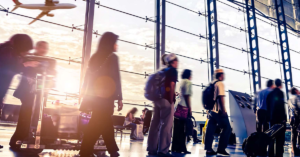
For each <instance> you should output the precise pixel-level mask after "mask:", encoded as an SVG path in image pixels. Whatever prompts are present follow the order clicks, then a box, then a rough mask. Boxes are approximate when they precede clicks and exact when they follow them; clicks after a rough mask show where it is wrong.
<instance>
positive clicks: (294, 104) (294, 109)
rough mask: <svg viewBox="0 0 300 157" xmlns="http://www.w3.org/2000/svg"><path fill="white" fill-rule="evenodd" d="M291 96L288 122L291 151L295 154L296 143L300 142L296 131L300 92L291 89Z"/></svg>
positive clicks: (298, 119) (299, 111)
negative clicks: (290, 129)
mask: <svg viewBox="0 0 300 157" xmlns="http://www.w3.org/2000/svg"><path fill="white" fill-rule="evenodd" d="M290 92H291V94H292V95H293V96H292V98H291V99H290V100H289V113H290V116H291V118H290V124H291V126H292V138H291V141H292V153H293V154H294V155H295V156H296V155H299V154H300V152H299V150H298V149H297V147H296V144H297V143H298V145H299V142H300V136H299V133H298V131H297V129H298V126H299V124H300V92H299V90H298V89H297V88H295V87H293V88H292V89H291V91H290Z"/></svg>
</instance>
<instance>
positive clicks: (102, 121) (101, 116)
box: [79, 101, 119, 156]
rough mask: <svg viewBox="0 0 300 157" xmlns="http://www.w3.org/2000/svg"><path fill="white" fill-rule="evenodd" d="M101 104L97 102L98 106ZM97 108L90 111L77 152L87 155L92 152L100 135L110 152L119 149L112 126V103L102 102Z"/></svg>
mask: <svg viewBox="0 0 300 157" xmlns="http://www.w3.org/2000/svg"><path fill="white" fill-rule="evenodd" d="M100 105H102V104H99V106H100ZM103 105H105V107H103V106H102V107H101V109H99V110H95V111H93V113H92V117H91V120H90V122H89V124H88V126H87V128H86V130H85V133H84V137H83V141H82V145H81V148H80V152H79V154H80V155H82V156H88V155H91V154H92V153H93V150H94V144H95V143H96V141H97V140H98V139H99V137H100V135H102V137H103V139H104V143H105V145H106V147H107V150H108V152H109V153H110V154H112V153H114V152H117V151H119V148H118V146H117V143H116V140H115V134H114V127H113V122H112V118H111V116H112V115H113V113H114V103H113V101H112V102H111V103H110V104H103Z"/></svg>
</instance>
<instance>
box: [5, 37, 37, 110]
mask: <svg viewBox="0 0 300 157" xmlns="http://www.w3.org/2000/svg"><path fill="white" fill-rule="evenodd" d="M32 48H33V41H32V39H31V38H30V37H29V36H28V35H26V34H16V35H14V36H12V37H11V38H10V40H9V41H7V42H5V43H2V44H0V78H1V81H0V109H2V107H3V101H4V97H5V94H6V92H7V90H8V88H9V86H10V83H11V81H12V79H13V77H14V76H15V74H18V73H20V72H22V71H23V69H24V68H25V67H36V66H37V65H38V64H39V63H38V62H34V61H29V62H24V60H23V57H24V56H25V55H27V54H28V53H29V51H30V50H31V49H32Z"/></svg>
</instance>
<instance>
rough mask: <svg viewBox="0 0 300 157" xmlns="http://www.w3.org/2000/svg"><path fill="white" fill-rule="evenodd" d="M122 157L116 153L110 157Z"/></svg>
mask: <svg viewBox="0 0 300 157" xmlns="http://www.w3.org/2000/svg"><path fill="white" fill-rule="evenodd" d="M118 156H120V154H119V153H118V152H114V153H112V154H110V157H118Z"/></svg>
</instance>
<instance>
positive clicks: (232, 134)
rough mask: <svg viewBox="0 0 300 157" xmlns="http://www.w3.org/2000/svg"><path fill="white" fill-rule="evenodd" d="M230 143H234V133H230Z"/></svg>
mask: <svg viewBox="0 0 300 157" xmlns="http://www.w3.org/2000/svg"><path fill="white" fill-rule="evenodd" d="M228 144H230V145H235V144H236V135H235V133H231V134H230V137H229V143H228Z"/></svg>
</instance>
